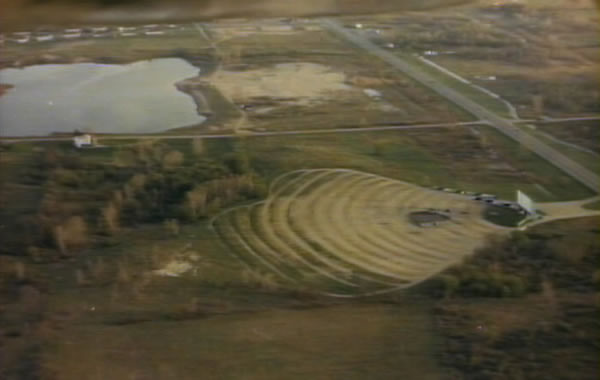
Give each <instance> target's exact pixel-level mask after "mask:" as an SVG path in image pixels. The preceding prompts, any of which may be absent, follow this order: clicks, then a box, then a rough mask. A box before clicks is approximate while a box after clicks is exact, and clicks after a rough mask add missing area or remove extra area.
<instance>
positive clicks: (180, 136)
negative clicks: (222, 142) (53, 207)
mask: <svg viewBox="0 0 600 380" xmlns="http://www.w3.org/2000/svg"><path fill="white" fill-rule="evenodd" d="M483 124H487V123H486V122H481V121H461V122H455V123H436V124H410V125H383V126H371V127H357V128H331V129H302V130H294V131H271V132H269V131H267V132H251V131H248V132H244V133H227V134H211V135H203V134H177V135H176V134H172V135H169V134H160V135H106V136H103V135H97V136H96V137H97V138H98V139H100V140H103V141H105V140H176V139H194V138H201V139H231V138H239V137H262V136H289V135H316V134H326V133H359V132H375V131H393V130H403V129H424V128H452V127H461V126H468V125H483ZM71 140H73V137H71V136H60V137H32V138H27V137H23V138H20V137H4V138H2V137H0V143H18V142H44V141H47V142H50V141H71Z"/></svg>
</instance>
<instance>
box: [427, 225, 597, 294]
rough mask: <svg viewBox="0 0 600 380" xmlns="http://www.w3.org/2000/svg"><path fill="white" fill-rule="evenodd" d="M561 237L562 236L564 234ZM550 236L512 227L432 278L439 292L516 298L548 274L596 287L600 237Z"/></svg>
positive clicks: (568, 283)
mask: <svg viewBox="0 0 600 380" xmlns="http://www.w3.org/2000/svg"><path fill="white" fill-rule="evenodd" d="M561 236H562V235H561ZM563 244H564V243H562V240H560V239H557V238H549V237H548V236H546V235H540V234H535V233H526V232H521V231H517V232H513V233H512V235H511V236H510V237H509V238H508V239H505V240H501V239H492V240H490V241H489V243H488V244H487V246H486V247H485V248H483V249H481V250H479V251H478V252H477V253H476V254H475V255H473V256H472V257H470V258H468V259H466V260H465V261H464V262H463V263H462V264H460V265H457V266H455V267H453V268H450V269H449V270H447V271H446V272H444V273H443V274H441V275H440V276H437V277H436V278H435V279H433V280H432V281H430V282H428V283H427V284H426V285H425V286H424V289H426V292H428V293H429V294H431V295H434V296H436V297H453V296H456V297H515V296H523V295H525V294H528V293H535V292H539V291H540V290H541V289H542V284H543V282H544V281H545V280H546V279H552V282H553V283H554V284H556V285H557V286H559V287H561V288H565V289H569V290H573V291H578V292H593V291H596V290H597V287H598V285H599V281H600V242H599V241H598V239H595V240H594V239H589V238H588V240H587V241H582V242H579V241H577V242H573V245H572V246H570V247H565V246H564V245H563Z"/></svg>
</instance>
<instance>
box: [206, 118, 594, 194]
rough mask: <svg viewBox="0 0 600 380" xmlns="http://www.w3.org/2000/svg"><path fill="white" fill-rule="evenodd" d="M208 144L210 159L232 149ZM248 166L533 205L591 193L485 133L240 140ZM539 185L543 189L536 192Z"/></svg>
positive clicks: (490, 132)
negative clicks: (526, 197) (350, 172)
mask: <svg viewBox="0 0 600 380" xmlns="http://www.w3.org/2000/svg"><path fill="white" fill-rule="evenodd" d="M231 144H232V142H231V141H224V140H221V141H208V142H207V149H208V152H210V154H217V155H218V154H223V153H224V152H226V151H230V150H232V149H233V147H232V145H231ZM237 144H238V146H239V147H241V146H243V149H244V150H245V152H247V155H248V157H249V159H250V161H251V163H252V166H253V167H254V168H255V169H256V170H257V171H258V172H259V173H261V174H262V175H263V176H265V177H266V178H275V177H276V176H277V175H279V174H282V173H284V172H287V171H292V170H296V169H310V168H324V167H328V168H336V167H339V168H350V169H356V170H361V171H365V172H369V173H374V174H380V175H384V176H387V177H390V178H395V179H400V180H403V181H407V182H411V183H415V184H417V185H420V186H425V187H428V186H442V187H453V188H458V189H462V190H466V191H476V192H483V193H492V194H497V195H498V196H500V197H503V198H505V199H513V198H514V197H515V192H516V190H517V189H521V190H523V191H525V192H527V193H528V194H531V196H532V197H533V198H534V199H535V200H537V201H558V200H573V199H581V198H585V197H588V196H590V195H591V192H590V191H588V190H587V189H586V188H585V187H583V185H580V184H579V183H578V182H576V181H575V180H573V179H571V178H570V177H569V176H567V175H566V174H563V173H562V172H561V171H559V170H558V169H556V168H555V167H554V166H552V165H550V164H549V163H547V162H546V161H544V160H542V159H541V158H539V157H538V156H537V155H535V154H533V153H531V152H530V151H528V150H526V149H525V148H521V147H519V145H518V144H516V143H515V142H514V141H513V140H510V139H509V138H507V137H504V136H503V135H500V134H499V133H498V132H496V131H494V130H492V129H491V128H486V127H478V128H477V129H476V130H475V132H473V131H472V130H471V129H469V128H466V127H465V128H463V127H457V128H453V129H441V128H440V129H427V130H418V129H415V130H404V131H385V132H371V133H362V132H361V133H346V134H331V135H330V134H326V135H314V136H309V135H307V136H294V137H288V136H272V137H257V138H252V137H246V138H244V139H243V140H240V141H238V142H237ZM540 186H543V188H542V189H540Z"/></svg>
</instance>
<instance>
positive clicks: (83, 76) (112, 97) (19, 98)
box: [0, 58, 204, 136]
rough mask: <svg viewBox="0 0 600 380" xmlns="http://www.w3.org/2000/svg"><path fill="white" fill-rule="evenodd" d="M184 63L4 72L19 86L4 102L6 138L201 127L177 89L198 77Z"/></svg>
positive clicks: (1, 127)
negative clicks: (196, 125)
mask: <svg viewBox="0 0 600 380" xmlns="http://www.w3.org/2000/svg"><path fill="white" fill-rule="evenodd" d="M198 73H199V70H198V68H197V67H194V66H192V65H190V64H189V63H188V62H186V61H184V60H182V59H179V58H160V59H153V60H149V61H139V62H134V63H131V64H127V65H105V64H96V63H76V64H64V65H35V66H28V67H25V68H23V69H4V70H0V83H6V84H11V85H14V88H11V89H10V90H8V91H7V93H6V94H5V95H3V96H0V135H2V136H33V135H47V134H50V133H52V132H72V131H74V130H76V129H77V130H80V131H89V132H96V133H149V132H160V131H164V130H166V129H170V128H175V127H182V126H187V125H193V124H198V123H201V122H202V121H203V120H204V117H202V116H200V115H198V113H197V112H196V105H195V103H194V101H193V99H192V98H191V97H190V96H189V95H187V94H185V93H183V92H181V91H179V90H177V88H176V87H175V83H176V82H178V81H181V80H183V79H186V78H190V77H193V76H196V75H198Z"/></svg>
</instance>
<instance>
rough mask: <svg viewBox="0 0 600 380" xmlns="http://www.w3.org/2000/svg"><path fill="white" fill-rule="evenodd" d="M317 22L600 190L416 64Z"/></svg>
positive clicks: (592, 176) (596, 180)
mask: <svg viewBox="0 0 600 380" xmlns="http://www.w3.org/2000/svg"><path fill="white" fill-rule="evenodd" d="M321 25H323V27H324V28H326V29H328V30H330V31H331V32H333V33H335V34H337V35H338V36H340V37H342V38H344V39H346V40H348V41H349V42H351V43H352V44H354V45H356V46H358V47H360V48H363V49H364V50H366V51H368V52H369V53H371V54H373V55H375V56H377V57H379V58H381V59H382V60H384V61H385V62H387V63H388V64H390V65H391V66H393V67H395V68H396V69H398V70H400V71H402V72H403V73H404V74H406V75H408V76H410V77H412V78H413V79H414V80H416V81H418V82H420V83H422V84H423V85H425V86H427V87H429V88H430V89H432V90H433V91H435V92H437V93H438V94H440V95H441V96H443V97H444V98H446V99H448V100H449V101H451V102H452V103H454V104H456V105H457V106H459V107H461V108H462V109H464V110H465V111H467V112H469V113H470V114H472V115H475V116H476V117H477V118H479V119H481V120H487V121H488V122H489V124H490V125H491V126H492V127H494V128H496V129H497V130H498V131H500V132H501V133H503V134H505V135H507V136H509V137H511V138H512V139H514V140H516V141H518V142H519V143H521V144H522V145H523V146H525V147H526V148H528V149H530V150H531V151H533V152H534V153H536V154H537V155H539V156H541V157H542V158H544V159H546V160H547V161H549V162H551V163H552V164H554V165H555V166H556V167H558V168H559V169H561V170H563V171H564V172H565V173H567V174H569V175H570V176H572V177H573V178H575V179H577V180H578V181H579V182H581V183H582V184H584V185H585V186H587V187H588V188H590V189H592V190H593V191H594V192H598V190H599V189H600V177H599V176H598V175H597V174H596V173H594V172H592V171H590V170H588V169H586V168H584V167H583V166H581V165H579V164H578V163H577V162H575V161H573V160H571V159H570V158H568V157H566V156H565V155H563V154H562V153H560V152H559V151H557V150H556V149H554V148H552V147H550V146H548V145H547V144H545V143H543V142H541V141H540V140H538V139H537V138H535V137H533V136H531V135H529V134H527V133H526V132H523V131H521V130H520V129H519V128H518V127H517V126H515V125H514V124H513V123H512V122H511V121H509V120H506V119H504V118H502V117H500V116H498V115H496V114H495V113H493V112H491V111H489V110H488V109H486V108H485V107H482V106H481V105H479V104H477V103H475V102H473V101H472V100H470V99H468V98H466V97H465V96H463V95H462V94H460V93H459V92H457V91H455V90H453V89H451V88H449V87H447V86H445V85H443V84H441V83H439V82H438V81H436V80H435V79H433V78H431V77H430V76H429V75H428V74H426V73H425V72H423V71H421V70H420V69H419V68H418V67H416V66H414V65H412V64H409V63H407V62H406V61H404V60H403V59H402V58H400V57H398V56H396V55H394V54H392V53H390V52H388V51H386V50H384V49H382V48H380V47H379V46H377V45H375V44H374V43H372V42H371V41H369V40H368V39H366V38H365V37H363V36H362V35H360V34H358V33H356V32H355V31H353V30H349V29H346V28H344V27H343V26H342V25H341V24H339V23H338V22H336V21H334V20H331V19H322V20H321Z"/></svg>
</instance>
